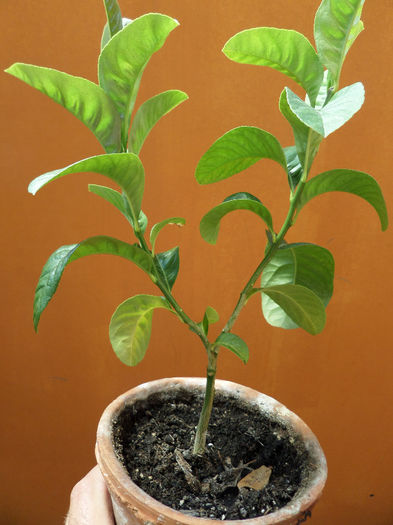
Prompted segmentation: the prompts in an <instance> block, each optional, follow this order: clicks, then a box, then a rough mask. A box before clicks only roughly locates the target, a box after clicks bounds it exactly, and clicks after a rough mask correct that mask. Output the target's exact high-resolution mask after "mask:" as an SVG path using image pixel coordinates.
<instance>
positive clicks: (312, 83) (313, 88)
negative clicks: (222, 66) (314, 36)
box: [223, 27, 323, 103]
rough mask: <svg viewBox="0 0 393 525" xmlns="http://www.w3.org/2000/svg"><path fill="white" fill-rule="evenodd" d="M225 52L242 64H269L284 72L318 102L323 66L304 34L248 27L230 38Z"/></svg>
mask: <svg viewBox="0 0 393 525" xmlns="http://www.w3.org/2000/svg"><path fill="white" fill-rule="evenodd" d="M223 53H224V54H225V55H226V56H227V57H228V58H230V59H231V60H234V61H235V62H240V63H241V64H251V65H256V66H269V67H272V68H274V69H276V70H277V71H280V72H281V73H284V74H285V75H287V76H288V77H289V78H292V79H293V80H294V81H295V82H297V83H298V84H299V85H300V86H302V87H303V88H304V89H305V90H306V91H307V93H308V95H309V97H310V99H311V101H312V102H313V103H314V102H315V99H316V97H317V94H318V91H319V87H320V85H321V83H322V79H323V66H322V64H321V62H320V60H319V57H318V55H317V53H316V52H315V49H314V48H313V46H312V45H311V44H310V42H309V41H308V40H307V38H306V37H305V36H304V35H302V34H301V33H298V32H297V31H292V30H288V29H276V28H274V27H257V28H254V29H247V30H245V31H241V32H240V33H238V34H236V35H235V36H233V37H232V38H231V39H230V40H228V42H227V43H226V44H225V46H224V49H223Z"/></svg>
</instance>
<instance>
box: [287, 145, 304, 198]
mask: <svg viewBox="0 0 393 525" xmlns="http://www.w3.org/2000/svg"><path fill="white" fill-rule="evenodd" d="M284 154H285V158H286V160H287V171H288V181H289V186H290V188H291V190H294V189H295V188H296V186H297V185H298V183H299V181H300V177H301V176H302V172H303V168H302V164H301V162H300V159H299V155H298V154H297V149H296V146H288V147H286V148H284Z"/></svg>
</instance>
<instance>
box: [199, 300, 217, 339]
mask: <svg viewBox="0 0 393 525" xmlns="http://www.w3.org/2000/svg"><path fill="white" fill-rule="evenodd" d="M219 320H220V316H219V315H218V312H217V311H216V310H215V309H214V308H213V307H211V306H208V307H207V308H206V311H205V313H204V316H203V319H202V321H201V322H200V323H198V324H199V326H200V327H201V328H202V330H203V331H204V333H205V335H207V334H208V333H209V326H210V325H211V324H214V323H217V322H218V321H219Z"/></svg>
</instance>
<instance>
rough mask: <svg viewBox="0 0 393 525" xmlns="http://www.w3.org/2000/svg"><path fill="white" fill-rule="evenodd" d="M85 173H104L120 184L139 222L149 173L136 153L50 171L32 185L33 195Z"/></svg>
mask: <svg viewBox="0 0 393 525" xmlns="http://www.w3.org/2000/svg"><path fill="white" fill-rule="evenodd" d="M84 172H94V173H100V174H101V175H105V176H106V177H108V178H109V179H111V180H113V181H115V182H116V183H117V184H119V186H120V187H121V188H122V190H123V191H124V193H125V195H126V197H127V199H128V202H129V205H130V210H131V212H132V218H133V220H134V221H136V220H137V218H138V217H139V212H140V210H141V205H142V198H143V190H144V185H145V172H144V169H143V165H142V163H141V161H140V160H139V158H138V157H137V156H136V155H134V154H133V153H112V154H108V155H96V156H95V157H89V158H87V159H83V160H81V161H79V162H76V163H74V164H71V165H70V166H67V167H66V168H61V169H58V170H54V171H49V172H48V173H44V174H43V175H40V176H39V177H37V178H36V179H34V180H33V181H31V182H30V184H29V192H30V193H32V194H33V195H35V193H37V191H38V190H40V189H41V188H42V187H43V186H45V185H46V184H48V182H51V181H53V180H56V179H59V178H60V177H63V176H64V175H68V174H70V173H84Z"/></svg>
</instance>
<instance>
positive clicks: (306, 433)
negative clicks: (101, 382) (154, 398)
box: [96, 378, 327, 525]
mask: <svg viewBox="0 0 393 525" xmlns="http://www.w3.org/2000/svg"><path fill="white" fill-rule="evenodd" d="M204 387H205V379H202V378H171V379H160V380H158V381H151V382H150V383H145V384H142V385H140V386H138V387H136V388H133V389H132V390H129V391H128V392H126V393H125V394H123V395H121V396H120V397H118V398H117V399H116V400H115V401H113V402H112V403H111V404H110V405H109V406H108V407H107V408H106V410H105V411H104V413H103V415H102V417H101V420H100V423H99V426H98V431H97V444H96V457H97V462H98V465H99V467H100V469H101V472H102V474H103V475H104V478H105V480H106V483H107V486H108V489H109V492H110V494H111V498H112V502H113V508H114V513H115V518H116V523H117V525H131V524H132V525H151V524H153V523H154V524H155V523H157V524H162V525H180V524H184V525H217V520H212V519H206V518H196V517H192V516H188V515H186V514H183V513H181V512H179V511H176V510H173V509H171V508H170V507H167V506H166V505H163V504H162V503H159V502H158V501H156V500H155V499H153V498H152V497H150V496H149V495H148V494H146V493H145V492H144V491H143V490H141V489H140V488H139V487H138V486H137V485H135V483H133V482H132V481H131V479H130V478H129V476H128V474H127V472H126V470H125V469H124V467H123V466H122V465H121V463H120V462H119V460H118V459H117V457H116V455H115V452H114V450H113V446H112V421H113V419H114V418H115V417H116V416H117V415H118V414H119V413H120V412H121V411H122V409H123V408H124V407H125V406H129V405H132V404H133V403H135V401H137V400H142V399H147V398H148V397H149V396H150V395H152V394H154V393H157V392H163V391H165V390H168V389H170V390H171V391H172V392H175V391H176V390H180V389H193V390H200V391H203V390H204ZM216 391H221V392H223V393H226V394H229V395H230V396H232V397H235V398H236V397H237V398H239V399H242V400H244V401H247V402H249V403H251V404H252V405H255V406H257V407H259V408H260V410H261V412H263V413H264V414H265V415H269V414H270V415H271V416H272V418H274V419H275V420H279V421H280V422H284V423H285V425H286V426H287V427H289V428H290V429H292V430H293V431H294V432H295V433H296V434H298V435H299V436H301V438H302V440H303V441H304V444H305V447H306V449H307V450H308V452H309V454H310V458H311V462H312V463H313V464H314V465H315V466H316V469H315V471H314V472H313V473H312V474H311V475H310V476H309V480H308V484H307V486H305V487H302V488H300V489H299V490H298V492H297V494H296V495H295V497H294V498H293V499H292V501H291V502H290V503H288V504H287V505H286V506H285V507H283V508H281V509H280V510H278V511H276V512H273V513H271V514H268V515H266V516H261V517H259V518H253V519H245V520H236V521H235V520H232V521H231V520H227V521H226V522H225V523H227V524H228V525H273V524H274V525H278V524H281V525H296V524H299V523H302V522H303V521H305V520H306V519H307V517H309V516H310V509H311V508H312V507H313V505H314V504H315V503H316V501H317V500H318V499H319V498H320V496H321V493H322V489H323V487H324V485H325V481H326V476H327V466H326V459H325V456H324V454H323V452H322V449H321V447H320V445H319V443H318V440H317V439H316V437H315V436H314V434H313V433H312V432H311V430H310V429H309V428H308V426H307V425H306V424H305V423H303V421H302V420H301V419H300V418H298V417H297V416H296V415H295V414H293V413H292V412H290V411H289V410H288V409H287V408H286V407H285V406H283V405H282V404H281V403H279V402H278V401H276V400H274V399H272V398H271V397H268V396H266V395H264V394H260V393H259V392H257V391H256V390H252V389H251V388H247V387H244V386H241V385H238V384H236V383H231V382H229V381H221V380H217V381H216Z"/></svg>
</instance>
